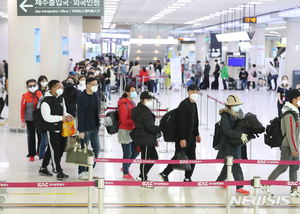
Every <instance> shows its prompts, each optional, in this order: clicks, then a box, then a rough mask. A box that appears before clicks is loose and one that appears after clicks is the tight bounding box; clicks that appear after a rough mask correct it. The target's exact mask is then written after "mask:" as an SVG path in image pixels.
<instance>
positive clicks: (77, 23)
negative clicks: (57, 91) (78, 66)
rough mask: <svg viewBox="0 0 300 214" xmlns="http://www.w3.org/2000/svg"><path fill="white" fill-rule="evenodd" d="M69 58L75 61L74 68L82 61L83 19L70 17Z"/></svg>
mask: <svg viewBox="0 0 300 214" xmlns="http://www.w3.org/2000/svg"><path fill="white" fill-rule="evenodd" d="M69 42H70V46H69V57H70V58H72V59H73V66H75V63H76V62H78V61H79V60H81V59H82V52H83V51H82V50H83V46H82V17H81V16H70V19H69Z"/></svg>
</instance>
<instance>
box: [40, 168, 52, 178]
mask: <svg viewBox="0 0 300 214" xmlns="http://www.w3.org/2000/svg"><path fill="white" fill-rule="evenodd" d="M39 175H42V176H47V177H51V176H53V175H52V173H51V172H49V170H48V169H47V168H42V167H41V168H40V170H39Z"/></svg>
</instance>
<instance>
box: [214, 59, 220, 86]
mask: <svg viewBox="0 0 300 214" xmlns="http://www.w3.org/2000/svg"><path fill="white" fill-rule="evenodd" d="M213 75H214V77H215V81H214V84H213V85H212V86H213V87H212V89H213V90H219V76H220V65H219V64H218V60H217V59H216V60H215V71H214V73H213Z"/></svg>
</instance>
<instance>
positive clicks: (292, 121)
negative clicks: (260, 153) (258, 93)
mask: <svg viewBox="0 0 300 214" xmlns="http://www.w3.org/2000/svg"><path fill="white" fill-rule="evenodd" d="M287 111H293V112H295V114H293V113H288V114H286V115H285V116H283V118H282V119H281V132H282V135H283V136H285V137H284V139H283V141H282V146H288V147H290V149H291V151H292V152H298V148H299V131H300V128H299V124H298V122H299V111H298V109H297V108H296V107H295V106H294V105H292V104H291V103H290V102H286V103H285V105H284V106H283V108H282V114H284V113H285V112H287Z"/></svg>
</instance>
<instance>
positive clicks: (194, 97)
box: [190, 94, 198, 101]
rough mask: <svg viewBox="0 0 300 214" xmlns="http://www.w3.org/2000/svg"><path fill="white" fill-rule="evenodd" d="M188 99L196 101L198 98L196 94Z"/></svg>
mask: <svg viewBox="0 0 300 214" xmlns="http://www.w3.org/2000/svg"><path fill="white" fill-rule="evenodd" d="M190 97H191V99H192V100H194V101H196V100H197V98H198V94H191V95H190Z"/></svg>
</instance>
